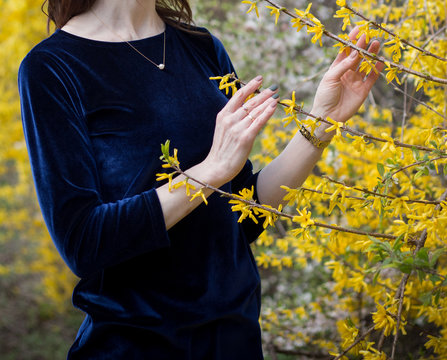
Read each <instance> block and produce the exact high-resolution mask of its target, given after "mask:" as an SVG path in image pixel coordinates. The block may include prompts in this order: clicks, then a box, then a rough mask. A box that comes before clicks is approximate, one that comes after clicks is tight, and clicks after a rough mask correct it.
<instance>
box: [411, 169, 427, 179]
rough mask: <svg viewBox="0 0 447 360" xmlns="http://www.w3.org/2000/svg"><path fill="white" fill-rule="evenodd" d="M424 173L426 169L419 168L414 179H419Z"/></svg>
mask: <svg viewBox="0 0 447 360" xmlns="http://www.w3.org/2000/svg"><path fill="white" fill-rule="evenodd" d="M422 175H424V171H423V170H419V171H418V172H417V173H416V175H414V178H413V180H417V179H419V178H420V177H421V176H422Z"/></svg>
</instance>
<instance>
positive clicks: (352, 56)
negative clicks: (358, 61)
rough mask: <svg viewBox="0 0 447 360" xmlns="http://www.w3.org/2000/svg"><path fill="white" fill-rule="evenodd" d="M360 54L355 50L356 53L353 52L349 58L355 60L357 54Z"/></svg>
mask: <svg viewBox="0 0 447 360" xmlns="http://www.w3.org/2000/svg"><path fill="white" fill-rule="evenodd" d="M358 53H359V52H358V51H357V50H355V51H351V55H349V57H351V58H353V59H354V58H355V57H356V56H357V54H358Z"/></svg>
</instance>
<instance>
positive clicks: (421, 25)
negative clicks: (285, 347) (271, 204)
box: [253, 0, 447, 360]
mask: <svg viewBox="0 0 447 360" xmlns="http://www.w3.org/2000/svg"><path fill="white" fill-rule="evenodd" d="M260 4H261V1H258V2H256V5H257V6H258V7H259V9H258V14H260V10H261V8H260ZM266 5H267V6H268V9H269V11H270V14H271V15H272V16H275V23H277V22H278V18H279V17H280V16H281V18H282V17H285V16H289V17H290V22H291V24H292V29H297V30H300V29H301V28H303V27H305V26H306V27H307V28H308V31H309V29H312V30H311V31H309V32H312V33H313V34H314V37H313V38H312V42H314V43H315V42H317V41H318V42H320V44H321V39H322V37H324V36H327V37H330V36H329V35H331V34H332V33H330V32H329V31H327V29H326V28H325V27H324V25H323V24H321V22H320V21H319V20H318V19H316V18H315V16H314V15H312V14H311V13H310V11H311V4H307V5H305V6H303V8H305V10H300V9H295V10H294V12H292V11H290V10H287V9H285V8H283V7H282V4H279V5H278V4H273V3H272V2H270V1H266ZM337 5H338V9H336V10H335V14H334V17H335V18H337V19H340V21H341V22H342V24H341V27H342V31H347V30H348V27H349V26H353V25H358V26H359V27H360V32H359V36H361V35H362V34H364V35H365V36H366V37H367V38H368V39H379V40H380V41H382V43H383V49H382V52H381V54H379V55H380V56H383V57H384V58H385V59H386V61H385V64H386V68H385V69H384V76H383V80H379V84H378V85H377V86H378V87H380V88H381V89H384V88H386V87H387V86H388V87H389V88H390V89H396V88H397V90H400V91H399V92H396V94H399V95H398V96H395V98H394V99H392V98H388V99H387V101H383V100H384V99H380V96H378V99H374V100H376V101H371V102H369V103H366V105H365V106H363V107H362V109H361V111H360V112H359V114H358V115H356V116H354V117H353V118H352V119H351V120H350V121H349V123H348V124H341V123H337V122H335V121H333V120H331V119H329V118H328V119H324V120H325V121H326V122H328V123H331V130H335V131H336V132H337V135H336V136H335V137H334V139H333V141H332V143H331V145H330V146H329V147H328V149H327V150H326V151H325V154H324V155H323V157H322V160H321V161H320V162H319V163H318V165H317V167H316V171H314V173H313V174H312V175H311V176H310V177H309V178H308V179H307V180H306V182H305V183H304V184H303V186H302V187H300V188H298V189H290V188H287V187H283V189H284V191H285V197H284V201H285V204H286V206H285V208H284V210H282V212H283V213H284V215H283V216H279V219H280V221H281V224H282V225H281V227H282V228H284V229H283V231H281V232H278V231H277V230H276V229H275V230H270V229H267V232H266V233H264V234H263V235H261V237H260V238H259V239H258V241H257V242H256V247H254V250H255V252H256V260H257V262H258V264H259V265H260V267H261V268H270V269H272V270H277V271H278V270H281V269H282V271H283V272H284V271H287V270H286V267H285V266H282V267H281V266H279V265H278V264H279V263H280V262H281V259H283V258H285V257H291V262H292V264H293V269H295V270H297V269H314V271H320V272H321V273H322V274H328V275H329V276H330V281H329V282H328V283H326V284H324V285H323V284H322V287H324V289H325V291H322V292H321V293H319V298H317V302H318V303H319V304H328V303H329V304H330V305H329V307H326V306H321V307H320V308H319V309H317V308H316V307H315V308H314V307H311V306H308V304H309V303H306V302H303V301H302V300H301V302H295V303H294V302H293V301H289V305H290V307H291V309H292V308H293V307H294V306H304V307H305V308H306V311H307V317H308V319H311V318H315V317H319V316H322V317H325V318H326V320H327V322H328V323H331V322H332V324H333V328H334V329H337V331H338V335H339V337H340V341H339V343H338V344H335V349H334V348H330V347H324V346H318V345H316V344H317V343H318V341H316V339H312V338H309V337H308V338H307V339H306V340H307V342H306V344H305V345H306V346H310V344H314V345H316V347H317V349H318V348H319V349H324V351H326V353H327V352H331V353H332V354H333V355H334V357H335V358H337V359H342V358H346V359H347V358H351V357H350V356H353V355H355V354H357V355H356V356H360V357H361V358H363V359H368V360H371V359H374V360H382V359H387V358H388V357H390V356H391V352H392V351H394V350H396V349H395V348H394V350H393V347H394V345H393V338H394V337H397V341H400V339H401V336H402V335H403V334H406V333H408V334H410V333H411V332H412V333H413V334H414V333H417V343H418V344H420V357H419V358H420V359H431V358H434V357H431V356H432V355H431V354H435V356H436V358H439V359H441V358H447V320H446V319H447V300H445V298H446V296H445V294H446V291H447V254H446V252H447V247H446V243H447V230H446V229H447V202H446V187H447V146H446V140H447V134H446V133H447V87H446V86H445V85H444V84H445V82H444V83H442V81H445V79H447V60H446V58H447V37H446V32H445V22H446V7H445V2H444V1H440V0H424V1H422V0H409V1H405V2H402V5H397V4H396V3H395V2H393V3H392V4H391V2H390V1H384V2H383V3H381V4H379V5H378V4H377V3H376V2H373V1H369V0H365V1H352V2H349V1H344V0H338V1H337ZM290 14H293V16H292V15H290ZM259 16H260V15H259ZM317 20H318V21H317ZM312 24H313V25H312ZM320 24H321V25H320ZM443 26H444V27H443ZM328 34H329V35H328ZM320 35H321V36H320ZM337 37H338V39H339V41H338V42H337ZM332 40H334V41H335V42H336V44H335V45H334V46H336V47H339V51H340V52H342V51H346V52H347V53H349V51H350V47H351V46H355V43H352V44H351V43H349V39H348V37H347V34H346V33H342V34H339V35H337V36H336V37H333V38H332ZM361 56H362V58H363V62H362V65H361V67H362V69H363V71H364V72H365V73H366V74H368V73H369V72H370V71H372V69H373V68H374V64H375V62H376V61H377V59H375V58H374V57H368V56H367V55H366V54H361ZM433 78H437V79H440V80H441V81H438V82H437V81H431V80H430V79H433ZM395 84H396V85H395ZM397 90H396V91H397ZM382 91H384V92H385V93H387V94H391V93H392V91H391V92H390V91H389V90H388V89H386V90H382ZM291 93H292V96H291V98H290V99H283V100H281V104H282V105H283V108H284V113H285V115H284V118H283V119H281V118H275V119H272V120H271V121H270V122H269V123H268V125H267V126H266V127H265V129H264V130H263V132H262V134H261V136H260V139H259V144H260V147H261V148H260V150H259V151H257V152H256V153H255V154H254V156H253V160H255V161H256V162H257V163H258V164H259V166H260V167H262V166H264V165H265V164H267V163H268V162H270V161H271V160H272V159H273V158H274V157H275V156H277V155H278V153H280V151H281V149H283V148H284V146H285V145H286V144H287V142H288V141H289V140H290V139H291V138H292V137H293V136H295V134H296V132H297V129H298V128H299V126H301V125H302V124H305V125H306V127H308V128H311V129H312V130H314V129H315V128H316V127H317V126H318V125H319V123H317V122H315V121H314V120H313V119H312V117H309V116H308V115H306V113H305V112H304V111H303V108H302V105H301V106H300V105H297V102H298V100H297V99H296V93H295V92H293V91H291ZM374 94H375V93H374V92H373V95H372V97H374V96H375V95H374ZM381 100H382V101H381ZM403 108H404V110H400V109H403ZM294 125H296V126H294ZM310 213H312V216H310ZM356 231H357V232H356ZM278 233H280V235H278ZM286 261H288V260H286ZM315 269H316V270H315ZM296 281H297V283H299V279H296ZM328 308H329V309H330V311H328ZM278 311H279V310H278ZM278 311H274V310H272V308H269V312H268V313H267V312H264V313H263V316H262V321H263V323H264V324H265V323H266V321H267V322H268V323H269V324H270V325H269V326H265V327H264V330H265V331H268V332H269V333H272V334H275V335H277V336H280V335H279V334H280V331H283V330H284V329H283V327H284V324H289V322H288V321H289V320H287V321H286V320H285V319H284V321H283V322H282V321H281V317H280V316H279V315H278ZM272 313H276V314H277V320H276V322H271V321H269V318H270V317H271V316H272V315H271V314H272ZM334 314H339V315H337V316H335V319H333V318H332V316H334ZM359 314H362V316H361V317H360V316H359ZM347 319H349V321H348V320H347ZM294 324H295V327H294V328H293V329H295V331H296V334H302V333H306V329H307V328H306V324H303V323H300V322H295V323H294ZM398 324H399V325H398ZM289 328H290V326H289ZM397 328H398V329H397ZM366 329H370V331H366ZM421 329H422V332H421ZM424 329H430V330H427V331H425V330H424ZM433 329H436V330H433ZM307 331H309V330H308V329H307ZM307 333H308V332H307ZM382 334H383V337H384V339H382V340H381V341H380V342H379V341H378V340H379V339H380V336H381V335H382ZM419 334H420V335H419ZM291 335H293V331H292V332H288V333H287V332H286V333H285V335H284V341H287V343H288V344H289V347H290V346H291V345H292V346H295V347H296V348H298V349H299V348H302V349H306V346H305V345H303V337H302V336H296V338H295V340H291ZM408 336H409V335H407V337H408ZM356 339H359V342H358V344H356V345H355V346H354V347H352V348H351V349H350V350H349V351H345V350H346V349H347V348H348V347H349V346H350V345H352V344H354V341H355V340H356ZM372 339H373V340H374V341H371V340H372ZM278 343H281V342H278ZM394 358H401V357H399V356H398V355H394Z"/></svg>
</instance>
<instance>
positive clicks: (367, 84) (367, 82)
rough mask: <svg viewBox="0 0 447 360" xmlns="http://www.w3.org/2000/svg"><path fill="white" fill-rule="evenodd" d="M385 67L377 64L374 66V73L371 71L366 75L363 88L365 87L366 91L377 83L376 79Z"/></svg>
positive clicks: (380, 63)
mask: <svg viewBox="0 0 447 360" xmlns="http://www.w3.org/2000/svg"><path fill="white" fill-rule="evenodd" d="M384 67H385V64H384V63H383V62H380V61H379V62H377V64H376V65H375V68H376V71H371V73H370V74H369V75H368V77H367V78H366V80H365V83H364V86H365V87H366V89H367V91H368V92H369V90H371V88H372V87H373V85H374V83H375V82H376V81H377V79H378V78H379V76H380V73H381V71H382V70H383V68H384Z"/></svg>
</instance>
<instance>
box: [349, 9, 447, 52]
mask: <svg viewBox="0 0 447 360" xmlns="http://www.w3.org/2000/svg"><path fill="white" fill-rule="evenodd" d="M344 7H345V8H346V9H348V10H350V11H352V12H353V13H354V14H355V15H357V16H358V17H360V18H362V19H363V20H366V21H368V22H369V23H370V24H371V25H373V26H374V27H376V28H377V29H380V30H382V31H384V32H386V33H387V34H389V35H391V36H393V37H395V38H398V39H399V40H400V41H401V42H402V43H404V44H405V45H407V46H410V47H412V48H413V49H416V50H418V51H420V52H421V53H423V54H424V55H427V56H432V57H434V58H436V59H438V60H441V61H447V59H445V58H443V57H441V56H438V55H436V54H433V53H431V52H430V51H427V50H425V49H423V48H420V47H419V46H416V45H414V44H412V43H410V42H409V41H407V40H405V39H401V38H400V37H399V36H398V35H396V34H395V33H393V32H392V31H391V30H388V29H387V28H385V27H383V26H382V25H380V24H378V23H377V22H375V21H372V20H370V19H368V18H367V17H366V16H364V15H363V14H361V13H360V12H358V11H356V10H354V9H353V8H352V7H350V6H349V5H348V4H345V5H344Z"/></svg>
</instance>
